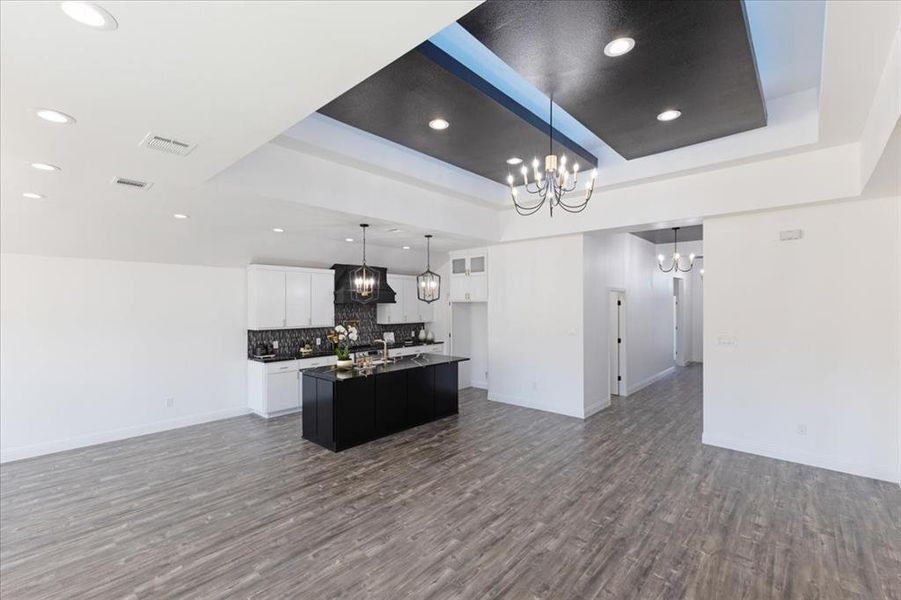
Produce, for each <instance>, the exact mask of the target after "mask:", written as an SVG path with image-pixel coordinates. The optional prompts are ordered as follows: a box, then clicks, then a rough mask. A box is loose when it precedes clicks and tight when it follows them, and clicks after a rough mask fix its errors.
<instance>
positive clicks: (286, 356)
mask: <svg viewBox="0 0 901 600" xmlns="http://www.w3.org/2000/svg"><path fill="white" fill-rule="evenodd" d="M443 343H444V342H420V341H417V342H416V343H415V344H411V345H406V346H405V345H404V344H388V350H397V349H398V348H419V347H422V346H434V345H435V344H443ZM381 349H382V345H381V344H375V345H372V344H365V345H360V346H352V347H351V349H350V351H351V352H377V351H380V350H381ZM334 354H335V351H334V350H314V351H313V352H311V353H309V354H300V353H295V354H278V355H276V356H273V357H272V358H256V357H253V356H251V357H249V358H248V359H247V360H252V361H255V362H261V363H273V362H281V361H285V360H301V359H304V358H319V357H322V356H333V355H334Z"/></svg>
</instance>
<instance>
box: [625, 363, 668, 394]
mask: <svg viewBox="0 0 901 600" xmlns="http://www.w3.org/2000/svg"><path fill="white" fill-rule="evenodd" d="M675 372H676V366H675V365H673V366H672V367H669V368H666V369H663V370H662V371H660V372H659V373H655V374H653V375H651V376H650V377H648V378H647V379H643V380H641V381H639V382H638V383H636V384H634V385H630V386H629V387H627V388H626V396H631V395H632V394H634V393H635V392H637V391H639V390H643V389H644V388H646V387H648V386H649V385H651V384H652V383H654V382H655V381H658V380H660V379H663V378H664V377H666V376H667V375H670V374H672V373H675Z"/></svg>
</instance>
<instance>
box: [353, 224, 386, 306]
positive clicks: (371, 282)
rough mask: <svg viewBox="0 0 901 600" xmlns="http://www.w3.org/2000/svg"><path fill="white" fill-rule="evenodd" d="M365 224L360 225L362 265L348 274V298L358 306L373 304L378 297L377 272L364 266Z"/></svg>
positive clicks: (378, 282) (366, 225)
mask: <svg viewBox="0 0 901 600" xmlns="http://www.w3.org/2000/svg"><path fill="white" fill-rule="evenodd" d="M367 227H369V225H368V224H367V223H360V229H362V230H363V264H362V265H361V266H359V267H357V268H356V269H354V270H353V271H351V272H350V281H351V286H350V298H351V300H353V301H354V302H358V303H360V304H369V303H370V302H375V300H376V298H378V295H379V293H378V292H379V285H380V283H381V282H380V281H379V279H380V277H379V272H378V271H376V270H375V269H373V268H371V267H368V266H366V228H367Z"/></svg>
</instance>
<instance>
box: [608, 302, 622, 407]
mask: <svg viewBox="0 0 901 600" xmlns="http://www.w3.org/2000/svg"><path fill="white" fill-rule="evenodd" d="M607 305H608V307H609V313H608V319H607V331H609V333H610V334H609V335H608V336H607V337H608V339H609V340H610V350H609V353H608V354H609V355H610V368H609V373H610V376H609V379H610V393H611V394H613V395H614V396H624V395H625V374H626V369H625V366H626V365H625V362H626V353H625V352H624V346H623V343H624V338H625V335H626V295H625V294H624V293H623V292H622V291H621V290H611V291H610V293H609V301H608V303H607Z"/></svg>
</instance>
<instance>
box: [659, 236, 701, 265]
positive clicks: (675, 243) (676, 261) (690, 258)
mask: <svg viewBox="0 0 901 600" xmlns="http://www.w3.org/2000/svg"><path fill="white" fill-rule="evenodd" d="M678 240H679V228H678V227H673V257H672V262H670V264H669V267H668V268H664V267H663V258H664V257H663V255H662V254H658V255H657V266H658V267H659V268H660V270H661V271H663V272H664V273H672V272H673V271H675V272H676V273H688V272H689V271H691V268H692V267H693V266H694V264H695V255H694V254H693V253H692V254H689V255H688V268H685V269H683V268H682V265H681V263H680V261H681V260H682V256H681V255H680V254H679V241H678Z"/></svg>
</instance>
